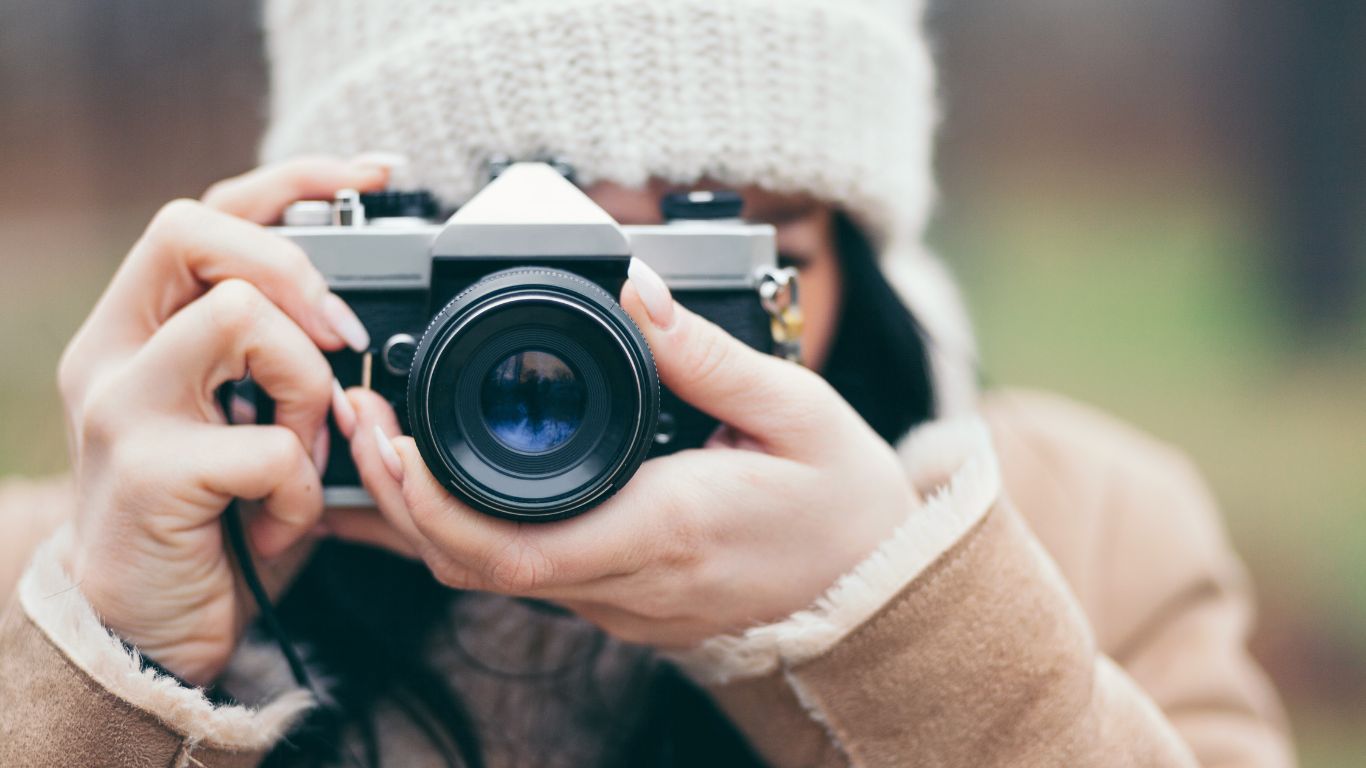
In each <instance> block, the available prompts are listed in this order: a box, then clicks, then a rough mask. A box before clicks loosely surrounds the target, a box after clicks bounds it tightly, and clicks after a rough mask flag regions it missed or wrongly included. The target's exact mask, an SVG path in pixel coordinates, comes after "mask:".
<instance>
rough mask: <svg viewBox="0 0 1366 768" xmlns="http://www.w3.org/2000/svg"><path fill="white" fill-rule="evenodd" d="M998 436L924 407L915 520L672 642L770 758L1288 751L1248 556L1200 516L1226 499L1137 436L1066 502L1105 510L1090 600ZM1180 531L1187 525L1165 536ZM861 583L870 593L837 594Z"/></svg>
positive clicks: (1285, 756) (1119, 758)
mask: <svg viewBox="0 0 1366 768" xmlns="http://www.w3.org/2000/svg"><path fill="white" fill-rule="evenodd" d="M997 457H998V454H997V451H996V448H995V445H994V443H993V440H992V438H991V436H990V433H989V432H988V431H987V430H986V429H985V428H983V427H982V426H981V424H980V423H977V424H972V423H968V422H964V423H959V424H941V425H935V426H932V427H930V428H928V429H923V428H922V430H921V434H919V435H918V436H917V437H915V439H914V441H913V444H912V446H911V448H910V450H909V452H908V454H907V456H906V458H907V461H908V466H909V467H911V468H912V475H913V477H914V479H915V480H916V482H917V484H918V485H920V486H921V488H922V491H923V492H924V493H925V495H926V497H927V498H929V499H930V502H929V503H928V504H927V505H926V506H925V507H924V508H922V509H918V510H915V511H914V512H912V513H911V515H910V517H909V518H908V520H907V523H906V524H905V525H903V530H899V531H898V532H897V534H896V535H894V536H893V538H892V539H891V540H889V542H888V543H886V544H884V545H883V547H882V548H880V549H879V551H878V552H876V553H874V556H873V557H872V558H870V560H869V561H865V563H863V564H861V565H860V566H859V567H858V568H857V569H856V570H855V571H854V572H851V574H848V575H846V576H845V577H843V578H842V579H841V582H837V584H836V585H835V587H834V588H832V591H833V592H835V593H836V594H835V595H832V594H829V593H828V594H827V595H826V596H825V597H824V598H822V601H821V602H818V603H817V606H816V607H815V608H814V609H813V610H812V611H808V612H805V613H806V614H808V615H806V616H805V617H803V616H801V615H798V616H794V617H790V618H789V619H787V620H785V621H784V622H781V623H780V624H778V625H769V626H766V627H758V628H755V629H754V630H751V631H749V632H747V633H745V634H744V635H743V636H739V637H733V638H716V639H713V640H710V641H708V642H707V643H704V644H703V646H702V647H701V648H699V649H698V650H697V651H694V652H690V653H688V654H686V655H683V656H681V657H680V658H679V661H680V663H681V664H682V665H683V666H684V668H685V669H686V670H688V671H689V672H691V673H692V674H693V675H694V677H695V678H697V679H698V680H699V681H700V682H702V683H703V684H704V685H706V686H707V687H708V688H709V690H710V691H711V692H712V694H713V696H714V697H715V699H716V700H717V702H718V704H719V705H720V706H721V708H722V709H723V710H724V711H726V712H727V714H728V715H729V716H730V717H731V719H732V720H733V721H734V722H735V723H736V725H737V726H738V727H739V728H740V729H741V730H742V731H743V732H744V733H745V734H746V735H747V736H748V737H749V739H750V741H751V743H752V745H753V746H754V747H755V749H756V750H757V751H758V752H759V753H760V754H761V755H762V756H763V757H764V758H765V759H766V760H768V761H769V762H770V763H772V764H774V765H781V766H799V765H800V766H812V765H821V766H844V765H854V766H904V765H926V766H946V767H948V768H970V767H972V768H976V767H979V766H981V767H987V768H990V767H991V766H1058V765H1068V766H1107V767H1108V766H1216V765H1219V766H1264V767H1265V768H1280V767H1282V766H1289V765H1292V764H1293V757H1292V756H1291V754H1290V750H1289V748H1288V744H1287V739H1286V737H1285V735H1284V733H1283V730H1282V726H1281V724H1280V720H1279V714H1278V710H1277V709H1276V705H1275V699H1274V695H1272V693H1271V692H1270V689H1269V687H1267V686H1266V685H1265V683H1264V681H1263V680H1262V679H1261V676H1260V674H1258V673H1257V671H1256V669H1255V667H1254V666H1253V665H1252V664H1251V662H1250V660H1249V659H1248V656H1247V653H1246V649H1245V640H1246V632H1247V625H1248V600H1247V597H1246V592H1245V589H1246V588H1245V585H1244V584H1243V582H1242V579H1241V577H1240V576H1241V572H1240V571H1239V570H1238V569H1236V568H1232V567H1230V564H1231V563H1235V562H1236V561H1234V559H1233V557H1232V555H1231V553H1230V552H1229V551H1228V549H1227V545H1226V544H1224V543H1223V542H1222V540H1220V539H1218V538H1217V537H1216V538H1210V537H1208V536H1206V535H1205V529H1206V528H1207V527H1208V526H1209V525H1210V520H1211V519H1213V518H1214V517H1215V513H1214V510H1213V508H1212V506H1210V504H1209V501H1208V497H1207V496H1206V495H1205V494H1203V493H1202V492H1200V489H1199V487H1198V486H1196V485H1193V484H1192V483H1191V482H1190V481H1189V478H1186V477H1184V476H1182V477H1175V478H1174V477H1172V476H1169V475H1171V473H1172V470H1171V469H1170V468H1169V464H1168V463H1166V462H1154V461H1149V460H1148V459H1150V458H1151V457H1150V456H1148V457H1145V456H1144V455H1142V454H1141V453H1139V454H1134V453H1132V452H1130V453H1128V454H1126V460H1127V461H1129V462H1130V464H1129V467H1130V469H1132V468H1133V467H1139V468H1140V469H1138V470H1136V471H1128V470H1125V471H1122V472H1118V473H1117V474H1115V473H1112V474H1111V475H1110V476H1109V477H1107V478H1106V483H1105V484H1107V485H1109V486H1111V487H1109V489H1108V490H1107V492H1106V493H1104V494H1100V495H1098V496H1096V497H1094V498H1096V499H1100V500H1101V502H1099V506H1097V507H1096V508H1095V509H1090V510H1086V513H1085V515H1080V516H1078V515H1062V516H1059V518H1058V519H1062V520H1074V521H1078V525H1079V526H1080V522H1079V521H1080V518H1081V517H1091V518H1095V517H1096V516H1099V517H1100V518H1101V519H1103V521H1104V523H1105V524H1104V525H1100V526H1090V527H1089V528H1088V530H1098V531H1100V533H1097V534H1094V535H1092V534H1090V533H1088V534H1084V535H1083V534H1078V536H1081V538H1084V539H1086V541H1085V542H1084V543H1081V544H1079V543H1077V539H1074V540H1073V543H1072V545H1071V546H1070V547H1069V548H1068V549H1069V551H1068V554H1069V555H1070V556H1073V557H1075V559H1077V560H1078V561H1084V562H1088V563H1090V569H1089V570H1085V571H1079V574H1081V576H1084V578H1085V579H1086V580H1087V584H1086V589H1087V592H1088V594H1090V595H1093V602H1094V605H1090V606H1088V607H1091V608H1092V609H1093V610H1092V612H1093V613H1094V614H1096V615H1095V616H1093V615H1089V614H1088V612H1087V609H1086V608H1085V607H1083V603H1082V601H1081V600H1080V599H1079V598H1078V597H1077V596H1076V594H1075V593H1074V591H1073V589H1072V585H1070V584H1069V582H1068V580H1067V577H1066V576H1065V575H1064V573H1063V571H1062V569H1061V568H1060V567H1059V566H1058V564H1057V563H1056V562H1055V561H1054V559H1053V558H1052V557H1051V556H1050V554H1049V552H1048V551H1047V550H1046V549H1045V547H1044V545H1043V544H1042V543H1041V542H1040V540H1039V538H1038V536H1037V535H1036V533H1035V531H1034V530H1033V529H1032V527H1031V525H1030V524H1029V523H1027V522H1026V520H1025V518H1024V516H1022V514H1021V512H1020V510H1019V509H1018V508H1017V507H1016V506H1015V504H1014V503H1013V502H1012V500H1011V498H1010V496H1009V495H1008V494H1007V493H1006V491H1005V484H1004V483H1003V481H1002V477H1001V473H1000V471H999V468H998V462H997ZM917 466H920V467H922V468H923V467H930V468H931V470H930V471H928V472H926V471H923V470H921V471H917V470H916V469H915V468H916V467H917ZM955 467H956V468H955ZM1098 472H1099V469H1098V468H1096V467H1092V468H1090V469H1088V470H1087V472H1086V474H1087V475H1088V477H1091V478H1092V479H1095V478H1096V477H1097V476H1098ZM1032 501H1033V499H1031V502H1032ZM1054 501H1055V502H1056V503H1058V504H1067V503H1073V504H1086V503H1088V498H1085V497H1082V496H1077V497H1074V498H1069V494H1068V493H1066V492H1064V493H1061V494H1057V496H1056V498H1055V499H1054ZM927 515H932V516H937V517H938V518H939V519H940V520H941V521H943V520H945V519H948V520H953V521H955V522H954V524H953V525H951V526H948V527H947V528H946V529H945V531H948V530H951V529H956V532H955V533H954V535H953V536H949V537H947V539H946V540H941V542H940V543H939V544H938V545H937V546H932V547H929V548H928V549H926V548H924V547H921V548H920V549H916V548H908V547H906V546H904V545H903V546H898V545H897V540H898V538H900V537H903V536H904V534H905V529H906V528H907V527H917V526H918V527H919V528H920V529H921V536H922V538H923V536H924V532H925V531H926V530H928V531H931V532H932V531H934V530H936V529H935V528H934V527H930V528H928V529H927V528H926V527H925V523H923V522H922V523H915V522H914V521H916V520H917V518H923V517H924V516H927ZM1032 518H1033V515H1032V514H1031V520H1032ZM942 534H943V531H941V535H942ZM1188 535H1189V536H1190V538H1192V539H1194V540H1195V541H1196V544H1195V545H1193V546H1166V547H1164V546H1162V544H1161V541H1162V540H1163V539H1164V538H1165V539H1168V540H1170V539H1176V540H1181V539H1182V537H1185V536H1188ZM903 544H904V543H903ZM1173 559H1176V560H1179V561H1180V562H1173ZM870 565H871V566H872V567H870ZM1153 573H1160V574H1162V576H1161V577H1158V578H1154V577H1153V576H1152V575H1151V574H1153ZM1069 575H1071V574H1069ZM1126 591H1127V592H1129V593H1131V594H1125V592H1126ZM840 592H843V593H844V595H843V597H841V596H840V594H838V593H840ZM850 594H855V595H859V596H860V597H859V600H861V601H862V602H864V603H865V604H867V603H871V604H872V605H871V607H870V606H869V605H864V606H863V607H861V608H860V609H858V610H855V611H846V612H843V613H841V611H840V610H839V608H838V606H832V605H831V604H830V603H831V602H832V598H833V601H834V602H839V601H841V600H847V597H848V595H850ZM874 595H876V596H878V599H876V600H874V599H873V596H874ZM1117 601H1124V602H1122V603H1121V602H1117ZM813 613H814V614H819V615H818V616H813V615H812V614H813ZM818 619H819V620H818ZM1097 620H1099V621H1100V622H1101V624H1102V626H1103V632H1100V633H1098V630H1097V626H1096V621H1097ZM803 630H805V631H803ZM812 630H814V632H813V631H812ZM1100 634H1104V636H1105V644H1104V645H1102V642H1101V639H1100ZM813 637H815V638H817V640H816V641H813ZM1107 651H1108V652H1107Z"/></svg>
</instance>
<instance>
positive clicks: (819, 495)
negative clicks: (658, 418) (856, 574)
mask: <svg viewBox="0 0 1366 768" xmlns="http://www.w3.org/2000/svg"><path fill="white" fill-rule="evenodd" d="M622 305H623V306H624V307H625V308H626V310H627V311H628V312H629V313H630V314H631V316H632V317H633V318H634V319H635V320H636V322H637V324H638V325H639V326H640V327H641V330H642V331H643V332H644V334H645V336H646V339H647V340H648V341H649V344H650V348H651V349H652V351H653V352H654V356H655V363H656V365H657V367H658V369H659V376H660V380H661V382H662V383H663V384H664V385H665V386H667V387H669V389H670V390H672V391H673V392H674V393H676V394H677V395H678V396H679V397H681V398H683V399H684V400H686V401H688V402H689V403H691V404H693V405H694V406H696V407H698V408H700V409H702V410H704V411H706V412H708V413H710V414H711V415H712V416H715V417H716V418H717V419H719V420H720V421H722V422H723V423H724V424H726V425H728V427H727V428H726V429H724V430H722V431H721V432H719V433H718V435H717V437H715V438H713V439H712V441H711V442H710V443H709V444H708V445H707V446H706V447H705V448H703V449H700V450H690V451H683V452H681V453H678V454H675V455H672V456H669V457H665V458H659V459H653V460H651V461H647V462H646V463H645V464H644V465H643V466H642V467H641V469H640V471H639V472H638V473H637V474H636V476H635V477H634V478H632V479H631V481H630V482H629V483H628V484H627V485H626V487H625V488H623V489H622V490H621V491H620V492H619V493H618V494H617V495H616V496H615V497H613V498H612V499H611V500H609V501H608V502H606V503H605V504H603V505H602V506H601V507H598V508H597V509H594V510H592V511H590V512H588V513H586V514H584V515H582V516H579V517H576V518H573V519H571V520H566V521H562V522H555V523H545V524H519V523H515V522H509V521H506V520H501V519H498V518H494V517H490V516H487V515H483V514H480V513H478V512H475V511H473V510H472V509H470V508H469V507H467V506H465V505H464V504H462V503H461V502H459V501H457V500H456V499H455V498H453V497H452V496H450V495H449V494H448V493H447V492H446V491H445V490H444V489H443V488H442V487H441V485H440V484H439V483H438V482H437V481H436V479H435V478H434V477H432V475H431V474H430V473H429V472H428V470H427V467H426V465H425V463H424V462H423V459H422V457H421V455H420V454H419V453H418V450H417V447H416V445H415V444H414V442H413V441H412V439H411V438H408V437H399V438H396V439H392V440H391V437H390V436H392V435H394V434H395V432H396V423H395V422H394V419H393V414H392V412H391V411H390V410H389V409H388V406H387V405H386V404H384V402H383V401H382V400H380V399H379V398H378V397H376V396H374V395H373V394H372V393H368V392H363V391H359V390H356V391H353V392H352V393H351V394H350V396H351V399H352V402H353V404H354V405H355V406H356V410H357V413H358V420H359V425H360V426H359V427H358V429H357V430H356V433H355V437H354V439H353V440H352V453H353V456H354V457H355V460H356V465H357V467H358V468H359V469H360V471H361V475H362V478H363V479H364V480H365V483H366V485H367V487H368V488H369V489H370V491H371V493H372V495H373V496H374V497H375V499H376V500H377V501H378V503H379V506H380V510H381V511H382V512H383V514H384V515H385V516H386V517H387V518H388V520H389V521H390V523H391V524H392V527H393V529H394V530H395V531H396V532H397V534H398V535H397V536H395V535H394V534H393V532H391V531H387V530H386V526H382V525H368V526H367V525H364V524H363V523H362V522H361V521H359V520H349V521H347V523H346V524H345V525H339V524H338V523H340V522H341V521H334V523H333V525H334V530H335V531H336V533H337V534H338V535H341V536H345V537H350V538H356V539H362V540H368V541H372V542H375V543H380V544H383V545H386V546H390V547H391V548H394V549H398V550H399V551H404V552H408V553H412V554H415V555H417V556H420V557H421V558H422V559H423V560H425V561H426V563H427V564H428V565H429V566H430V567H431V569H432V571H433V572H434V573H435V575H436V577H437V578H438V579H440V580H441V581H442V582H444V583H446V584H448V585H450V586H452V587H458V588H462V589H479V590H488V591H494V592H503V593H507V594H514V595H525V596H533V597H539V598H544V599H550V600H553V601H555V602H559V603H561V604H563V605H566V606H568V607H569V608H571V609H573V610H575V611H577V612H578V613H580V614H581V615H583V616H585V617H586V618H588V619H589V620H591V621H593V622H595V623H597V624H598V625H600V626H601V627H603V628H604V629H606V630H607V631H609V632H611V633H613V634H615V635H617V636H619V637H621V638H624V639H626V640H629V641H633V642H639V643H646V644H650V645H654V646H658V647H669V648H683V647H689V646H692V645H695V644H696V643H698V642H700V641H701V640H703V639H705V638H707V637H709V636H712V635H716V634H719V633H724V632H732V631H736V630H740V629H744V628H745V627H748V626H752V625H754V624H758V623H765V622H770V621H774V620H777V619H780V618H782V617H784V616H786V615H788V614H790V613H792V612H794V611H797V610H800V609H802V608H805V607H807V606H809V605H810V604H811V603H812V602H813V601H814V600H815V599H816V598H817V597H818V596H819V595H820V594H821V592H823V591H824V590H825V589H826V588H828V587H829V586H830V585H831V584H832V583H833V582H834V581H835V580H836V579H837V578H838V577H839V576H840V575H841V574H843V573H845V572H847V571H849V570H850V569H852V568H853V567H854V566H855V565H857V564H858V563H859V562H860V561H861V560H862V559H863V558H865V557H866V556H867V555H868V554H870V553H871V552H872V551H873V550H874V549H875V548H876V547H877V545H878V543H879V542H881V541H882V540H883V539H884V538H886V537H887V536H888V535H889V534H890V533H891V531H892V530H893V529H894V528H895V527H896V526H897V525H898V524H899V523H900V522H901V521H902V520H904V519H905V518H906V516H907V515H908V514H909V513H910V511H911V510H912V508H913V506H914V505H915V504H916V502H917V499H916V495H915V492H914V490H913V489H912V487H911V485H910V482H909V480H908V479H907V476H906V474H905V471H904V470H903V468H902V467H901V465H900V463H899V461H898V460H897V458H896V456H895V454H894V453H893V451H892V450H891V448H890V447H889V446H888V445H887V444H886V443H885V442H883V441H882V440H881V439H880V438H879V437H878V436H877V435H876V434H875V433H874V432H873V431H872V429H871V428H869V427H868V426H867V425H866V424H865V423H864V421H863V420H862V419H861V418H860V417H859V416H858V414H857V413H855V412H854V410H853V409H852V408H850V407H849V405H848V404H847V403H845V402H844V400H843V399H842V398H840V397H839V395H838V394H836V393H835V392H834V390H832V389H831V388H830V387H829V386H828V385H827V384H826V383H825V381H824V380H823V379H821V378H820V376H818V375H817V374H815V373H813V372H811V371H809V370H807V369H805V368H801V367H800V366H797V365H794V364H792V363H789V362H786V361H783V360H780V359H778V358H775V357H771V356H768V355H764V354H761V353H759V352H757V351H755V350H753V349H750V348H749V347H747V346H745V345H744V344H742V343H740V342H739V341H737V340H735V339H734V338H733V337H731V336H730V335H729V334H727V333H725V332H724V331H723V330H721V329H720V328H718V327H716V326H715V325H713V324H711V323H709V322H707V321H706V320H704V319H702V318H700V317H698V316H697V315H694V314H693V313H691V312H689V311H687V310H685V309H684V308H683V307H681V306H680V305H678V304H676V303H675V302H674V301H673V299H672V297H671V296H670V295H669V292H668V289H667V288H666V287H665V285H664V283H663V281H662V280H661V279H660V278H659V276H658V275H656V274H654V273H653V272H652V271H650V270H649V268H648V267H645V265H644V264H642V263H640V262H633V263H632V268H631V281H630V282H629V283H628V284H627V286H626V288H625V290H624V291H623V295H622ZM377 430H378V431H379V432H380V434H377V433H376V432H377ZM400 537H401V538H400Z"/></svg>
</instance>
